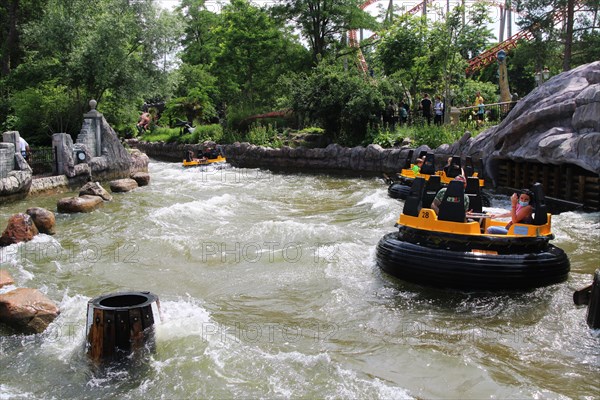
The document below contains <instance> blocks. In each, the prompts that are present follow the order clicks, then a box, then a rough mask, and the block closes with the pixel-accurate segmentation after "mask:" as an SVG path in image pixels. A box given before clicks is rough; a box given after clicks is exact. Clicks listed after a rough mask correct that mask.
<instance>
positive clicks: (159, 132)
mask: <svg viewBox="0 0 600 400" xmlns="http://www.w3.org/2000/svg"><path fill="white" fill-rule="evenodd" d="M142 139H143V140H145V141H146V142H167V143H172V142H176V141H178V140H179V128H162V127H156V128H154V129H153V130H151V131H149V132H146V133H144V136H143V137H142Z"/></svg>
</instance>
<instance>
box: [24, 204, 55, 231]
mask: <svg viewBox="0 0 600 400" xmlns="http://www.w3.org/2000/svg"><path fill="white" fill-rule="evenodd" d="M25 213H26V214H27V215H29V216H30V217H31V219H32V220H33V223H34V224H35V227H36V228H37V229H38V231H39V232H40V233H45V234H47V235H54V234H55V233H56V230H55V229H54V227H55V225H56V218H55V217H54V213H53V212H52V211H49V210H46V209H45V208H40V207H32V208H28V209H27V211H25Z"/></svg>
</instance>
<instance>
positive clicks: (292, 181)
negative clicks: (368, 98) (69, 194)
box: [0, 162, 600, 399]
mask: <svg viewBox="0 0 600 400" xmlns="http://www.w3.org/2000/svg"><path fill="white" fill-rule="evenodd" d="M150 173H151V184H150V186H147V187H143V188H139V189H137V190H135V191H133V192H130V193H127V194H116V195H115V196H114V200H113V201H112V202H110V203H107V204H105V206H104V207H103V208H101V209H99V210H97V211H95V212H93V213H90V214H76V215H61V214H59V215H57V234H56V235H55V236H52V237H50V236H47V235H40V236H39V237H37V238H36V239H35V240H34V241H32V242H29V243H24V244H18V245H13V246H9V247H8V248H4V249H2V254H1V255H2V268H5V269H7V270H8V271H9V272H10V274H11V275H12V276H13V277H14V278H15V280H16V285H15V287H35V288H38V289H40V290H42V291H43V292H44V293H46V294H47V295H48V296H49V297H50V298H52V299H53V300H54V301H55V302H57V303H58V304H59V306H60V309H61V315H60V316H59V317H58V318H57V319H56V320H55V321H54V322H53V323H52V324H51V325H50V327H49V328H48V330H47V331H46V332H44V333H43V334H41V335H28V336H27V335H13V334H9V333H10V332H7V331H3V332H2V333H3V334H4V336H2V339H1V340H2V343H1V344H2V366H1V367H2V371H3V374H2V381H1V382H0V398H3V399H4V398H6V399H9V398H10V399H12V398H28V399H29V398H40V399H41V398H44V399H47V398H56V399H65V398H126V399H141V398H144V399H148V398H168V399H184V398H185V399H188V398H217V399H221V398H298V397H305V398H356V399H359V398H360V399H362V398H386V399H387V398H394V399H396V398H489V397H495V398H532V397H537V398H547V397H551V398H593V397H595V396H597V395H598V393H600V384H599V383H598V379H597V377H598V375H599V372H600V362H599V361H598V360H599V358H600V357H599V356H600V350H599V349H600V342H599V340H600V339H599V338H598V335H597V333H594V332H590V330H589V329H588V328H587V326H586V324H585V312H586V309H585V308H579V307H575V306H574V305H573V301H572V294H573V291H574V290H576V289H579V288H581V287H583V286H586V285H589V284H590V283H591V274H592V273H593V271H594V270H595V269H596V268H598V267H599V265H598V253H599V250H600V247H599V242H600V241H599V240H598V239H599V238H600V237H599V235H600V223H599V221H598V219H599V217H600V214H599V213H593V214H585V213H578V212H573V213H564V214H561V215H557V216H553V219H552V221H553V231H554V234H555V235H556V239H555V240H554V244H556V245H557V246H559V247H561V248H563V249H564V250H565V251H567V253H568V254H569V257H570V259H571V263H572V272H571V274H570V278H569V280H568V281H567V282H565V283H562V284H558V285H554V286H551V287H547V288H540V289H537V290H533V291H530V292H526V293H517V294H502V293H500V294H487V295H486V294H472V293H455V292H448V291H440V290H433V289H427V288H423V287H420V286H417V285H411V284H407V283H404V282H401V281H398V280H396V279H394V278H391V277H389V276H387V275H386V274H384V273H382V272H381V271H380V270H379V269H378V268H377V267H376V265H375V246H376V244H377V242H378V241H379V239H380V238H381V237H382V236H383V235H384V234H385V233H387V232H391V231H393V230H394V227H393V225H394V223H395V222H396V220H397V218H398V215H399V213H400V211H401V207H402V202H399V201H397V200H394V199H391V198H389V197H388V196H387V187H386V186H385V185H384V183H383V182H382V181H381V180H379V179H375V178H371V179H349V178H343V177H335V176H315V175H306V174H280V173H272V172H269V171H264V170H258V169H236V168H229V169H222V170H210V169H206V170H199V169H183V168H181V167H180V165H178V164H175V163H164V162H152V163H151V164H150ZM65 196H66V194H61V195H54V196H48V197H40V198H36V199H28V200H26V201H23V202H18V203H13V204H10V205H8V206H4V207H3V208H2V210H1V211H2V212H1V215H2V216H3V217H4V220H6V219H7V218H8V216H9V215H11V214H13V213H15V212H22V211H24V210H25V209H26V208H28V207H33V206H40V207H46V208H48V209H51V210H55V208H56V201H57V199H58V198H60V197H65ZM492 205H493V207H491V208H490V211H492V212H494V211H496V212H499V211H500V210H504V209H506V208H507V207H508V205H509V202H508V198H506V197H501V196H498V197H495V198H494V199H493V204H492ZM440 262H443V260H440ZM10 289H11V288H10V287H9V288H5V289H4V290H5V291H6V290H10ZM129 290H134V291H135V290H140V291H150V292H152V293H154V294H156V295H157V296H158V297H159V299H160V318H159V319H157V322H156V324H155V332H156V351H155V352H154V353H153V354H152V355H151V356H150V358H149V359H148V360H147V362H146V363H145V364H144V365H143V366H140V367H139V369H135V370H130V369H119V368H114V369H111V370H109V371H108V372H106V371H105V372H104V373H102V374H100V373H98V372H97V371H96V370H95V369H94V368H92V367H91V366H90V364H89V362H88V360H87V358H86V355H85V351H84V348H85V324H86V309H87V302H88V301H89V300H91V299H93V298H95V297H97V296H100V295H103V294H107V293H112V292H122V291H129Z"/></svg>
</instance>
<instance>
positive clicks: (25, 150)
mask: <svg viewBox="0 0 600 400" xmlns="http://www.w3.org/2000/svg"><path fill="white" fill-rule="evenodd" d="M19 150H20V151H21V155H22V156H23V158H24V159H25V160H29V153H30V152H31V150H30V149H29V143H27V142H26V141H25V139H23V138H22V137H21V136H19Z"/></svg>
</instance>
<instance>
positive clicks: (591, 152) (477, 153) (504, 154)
mask: <svg viewBox="0 0 600 400" xmlns="http://www.w3.org/2000/svg"><path fill="white" fill-rule="evenodd" d="M459 149H460V150H463V152H462V154H465V155H471V156H473V157H474V158H476V159H479V158H483V159H485V160H486V170H487V173H488V175H489V176H492V177H493V176H494V172H495V171H494V170H493V161H494V159H511V160H514V161H530V162H531V161H535V162H539V163H543V164H573V165H577V166H580V167H581V168H583V169H586V170H588V171H592V172H594V173H596V174H600V61H596V62H593V63H591V64H586V65H582V66H580V67H578V68H575V69H573V70H570V71H567V72H563V73H561V74H560V75H557V76H554V77H553V78H552V79H550V80H549V81H547V82H546V83H544V84H543V85H542V86H540V87H539V88H536V89H535V90H533V91H532V92H531V93H529V94H528V95H527V96H526V97H525V98H523V99H522V100H520V101H519V102H518V103H517V105H516V106H515V108H514V109H513V110H512V111H511V112H510V114H509V115H508V116H507V117H506V118H505V119H504V120H503V121H502V123H500V124H499V125H497V126H494V127H492V128H490V129H488V130H487V131H485V132H483V133H481V134H480V135H478V136H477V137H476V138H471V139H468V140H465V141H464V143H463V144H462V145H460V146H459ZM440 150H442V149H440Z"/></svg>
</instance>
